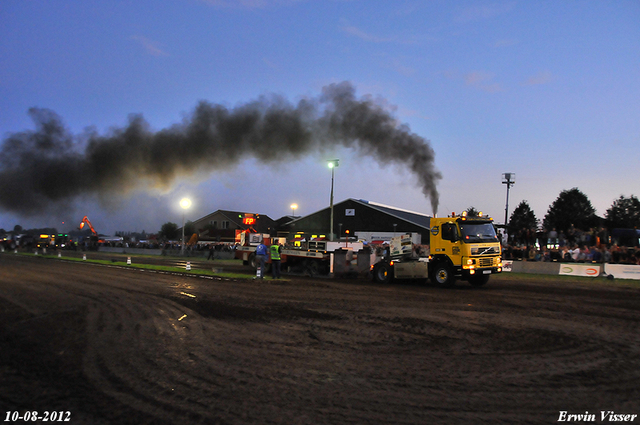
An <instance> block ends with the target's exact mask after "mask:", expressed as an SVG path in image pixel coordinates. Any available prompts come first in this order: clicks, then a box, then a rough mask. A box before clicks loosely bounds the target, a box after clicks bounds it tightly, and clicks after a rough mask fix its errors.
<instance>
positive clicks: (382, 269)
mask: <svg viewBox="0 0 640 425" xmlns="http://www.w3.org/2000/svg"><path fill="white" fill-rule="evenodd" d="M392 279H393V269H392V268H391V266H390V265H389V264H386V263H379V264H376V265H375V266H374V267H373V280H374V281H376V282H377V283H389V282H391V280H392Z"/></svg>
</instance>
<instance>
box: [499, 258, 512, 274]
mask: <svg viewBox="0 0 640 425" xmlns="http://www.w3.org/2000/svg"><path fill="white" fill-rule="evenodd" d="M512 268H513V260H502V271H503V272H510V271H511V270H512Z"/></svg>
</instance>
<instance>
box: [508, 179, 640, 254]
mask: <svg viewBox="0 0 640 425" xmlns="http://www.w3.org/2000/svg"><path fill="white" fill-rule="evenodd" d="M638 228H640V200H638V198H637V197H636V196H634V195H631V196H629V197H625V196H622V195H621V196H620V197H619V198H618V199H616V200H615V201H614V202H613V204H612V205H611V207H610V208H608V209H607V211H606V213H605V215H604V217H598V216H597V215H596V213H595V208H593V205H592V204H591V201H589V198H588V197H587V196H586V195H585V194H584V193H582V192H581V191H580V190H578V188H575V187H574V188H573V189H569V190H563V191H562V192H561V193H560V195H558V198H557V199H556V200H555V201H554V202H553V203H552V204H551V205H550V206H549V209H548V210H547V214H546V215H545V217H544V219H543V220H542V221H540V220H539V219H538V218H537V217H536V215H535V213H534V212H533V210H532V209H531V207H530V206H529V204H528V202H527V201H526V200H524V201H522V202H520V204H519V205H518V206H517V207H516V209H515V210H514V211H513V213H512V214H511V217H510V219H509V222H508V224H507V233H508V234H509V235H511V236H515V235H522V234H523V232H524V233H527V234H532V235H535V234H538V233H540V232H543V233H548V232H551V231H555V232H557V233H558V234H560V233H563V234H564V235H569V234H571V233H572V232H575V231H576V230H580V231H585V232H586V231H590V230H592V229H595V231H601V230H604V229H606V230H608V231H611V230H613V229H638ZM529 240H531V239H530V238H529ZM636 243H637V241H636Z"/></svg>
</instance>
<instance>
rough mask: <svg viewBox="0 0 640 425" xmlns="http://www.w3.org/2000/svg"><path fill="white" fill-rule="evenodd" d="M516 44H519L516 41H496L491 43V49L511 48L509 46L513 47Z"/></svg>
mask: <svg viewBox="0 0 640 425" xmlns="http://www.w3.org/2000/svg"><path fill="white" fill-rule="evenodd" d="M517 44H520V42H519V41H518V40H512V39H504V40H498V41H496V42H495V43H493V47H496V48H499V47H511V46H515V45H517Z"/></svg>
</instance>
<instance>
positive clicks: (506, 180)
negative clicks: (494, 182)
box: [502, 173, 516, 228]
mask: <svg viewBox="0 0 640 425" xmlns="http://www.w3.org/2000/svg"><path fill="white" fill-rule="evenodd" d="M502 184H506V185H507V204H506V206H505V208H504V227H505V228H506V227H507V224H508V221H507V220H508V218H509V189H511V186H513V185H514V184H516V174H515V173H503V174H502Z"/></svg>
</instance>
